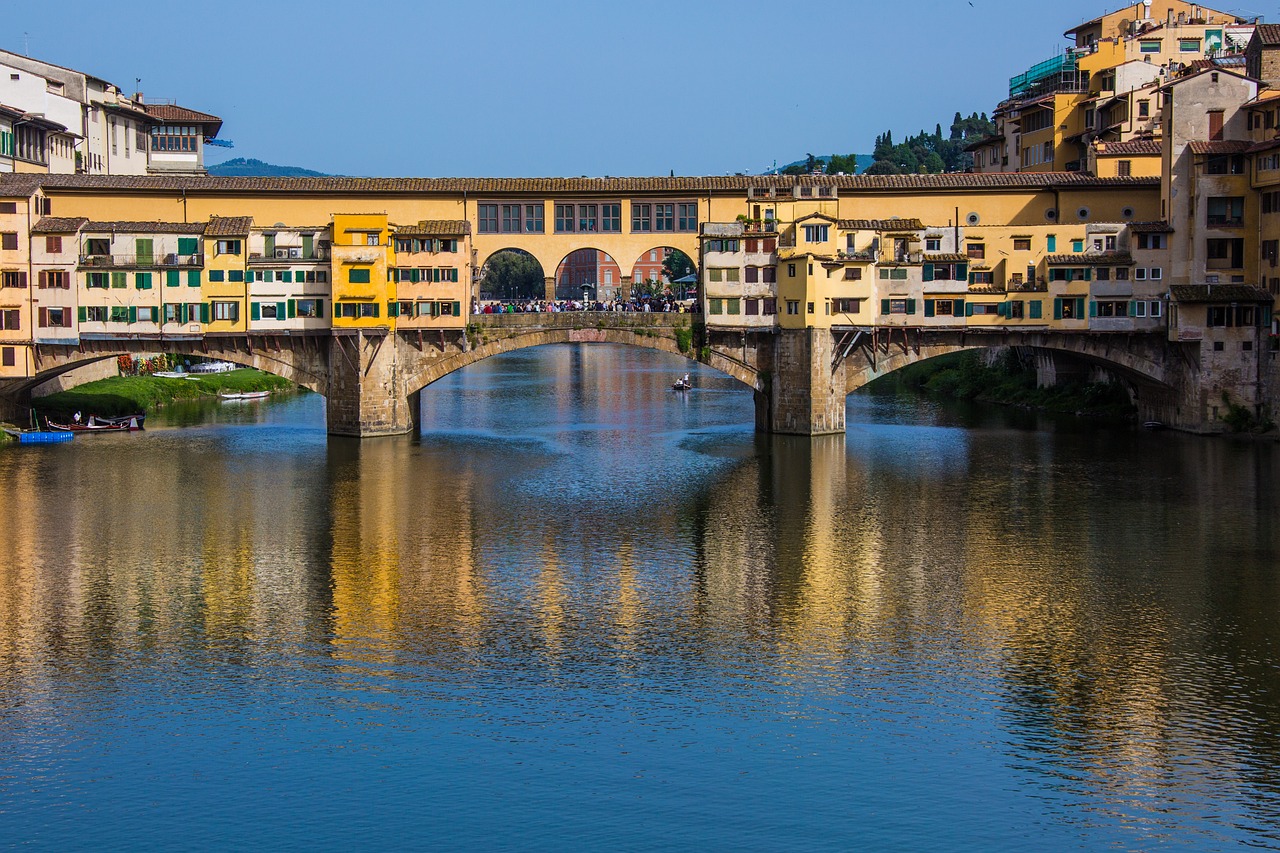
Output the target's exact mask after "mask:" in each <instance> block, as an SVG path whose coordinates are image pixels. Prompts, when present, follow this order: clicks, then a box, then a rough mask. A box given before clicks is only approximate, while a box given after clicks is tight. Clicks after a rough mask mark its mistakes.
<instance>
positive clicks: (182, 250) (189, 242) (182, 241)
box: [178, 237, 197, 255]
mask: <svg viewBox="0 0 1280 853" xmlns="http://www.w3.org/2000/svg"><path fill="white" fill-rule="evenodd" d="M196 252H197V249H196V238H195V237H179V238H178V254H179V255H194V254H195V253H196Z"/></svg>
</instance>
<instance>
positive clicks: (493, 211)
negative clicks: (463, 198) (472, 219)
mask: <svg viewBox="0 0 1280 853" xmlns="http://www.w3.org/2000/svg"><path fill="white" fill-rule="evenodd" d="M476 218H477V225H478V229H479V231H480V233H481V234H496V233H498V206H497V205H496V204H481V205H477V206H476Z"/></svg>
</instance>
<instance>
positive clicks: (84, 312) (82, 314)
mask: <svg viewBox="0 0 1280 853" xmlns="http://www.w3.org/2000/svg"><path fill="white" fill-rule="evenodd" d="M76 316H77V317H79V318H80V322H81V323H84V322H87V318H88V316H89V309H88V308H85V307H84V306H83V305H81V306H80V307H79V308H77V309H76Z"/></svg>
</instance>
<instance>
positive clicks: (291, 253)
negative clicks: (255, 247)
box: [249, 246, 329, 266]
mask: <svg viewBox="0 0 1280 853" xmlns="http://www.w3.org/2000/svg"><path fill="white" fill-rule="evenodd" d="M327 260H329V252H328V250H327V249H313V250H312V252H311V254H310V255H304V254H303V253H302V248H301V247H299V246H277V247H276V249H275V251H274V252H273V253H271V254H269V255H268V254H266V253H264V252H250V253H249V263H250V264H268V265H276V266H279V265H280V264H282V263H315V262H317V261H327Z"/></svg>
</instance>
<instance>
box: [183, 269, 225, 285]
mask: <svg viewBox="0 0 1280 853" xmlns="http://www.w3.org/2000/svg"><path fill="white" fill-rule="evenodd" d="M192 272H195V273H196V274H197V277H198V275H199V272H200V271H199V270H192ZM226 277H227V276H226V273H225V272H224V271H223V270H209V281H223V280H225V279H226ZM187 284H189V285H191V286H192V287H195V285H193V284H191V279H187Z"/></svg>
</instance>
